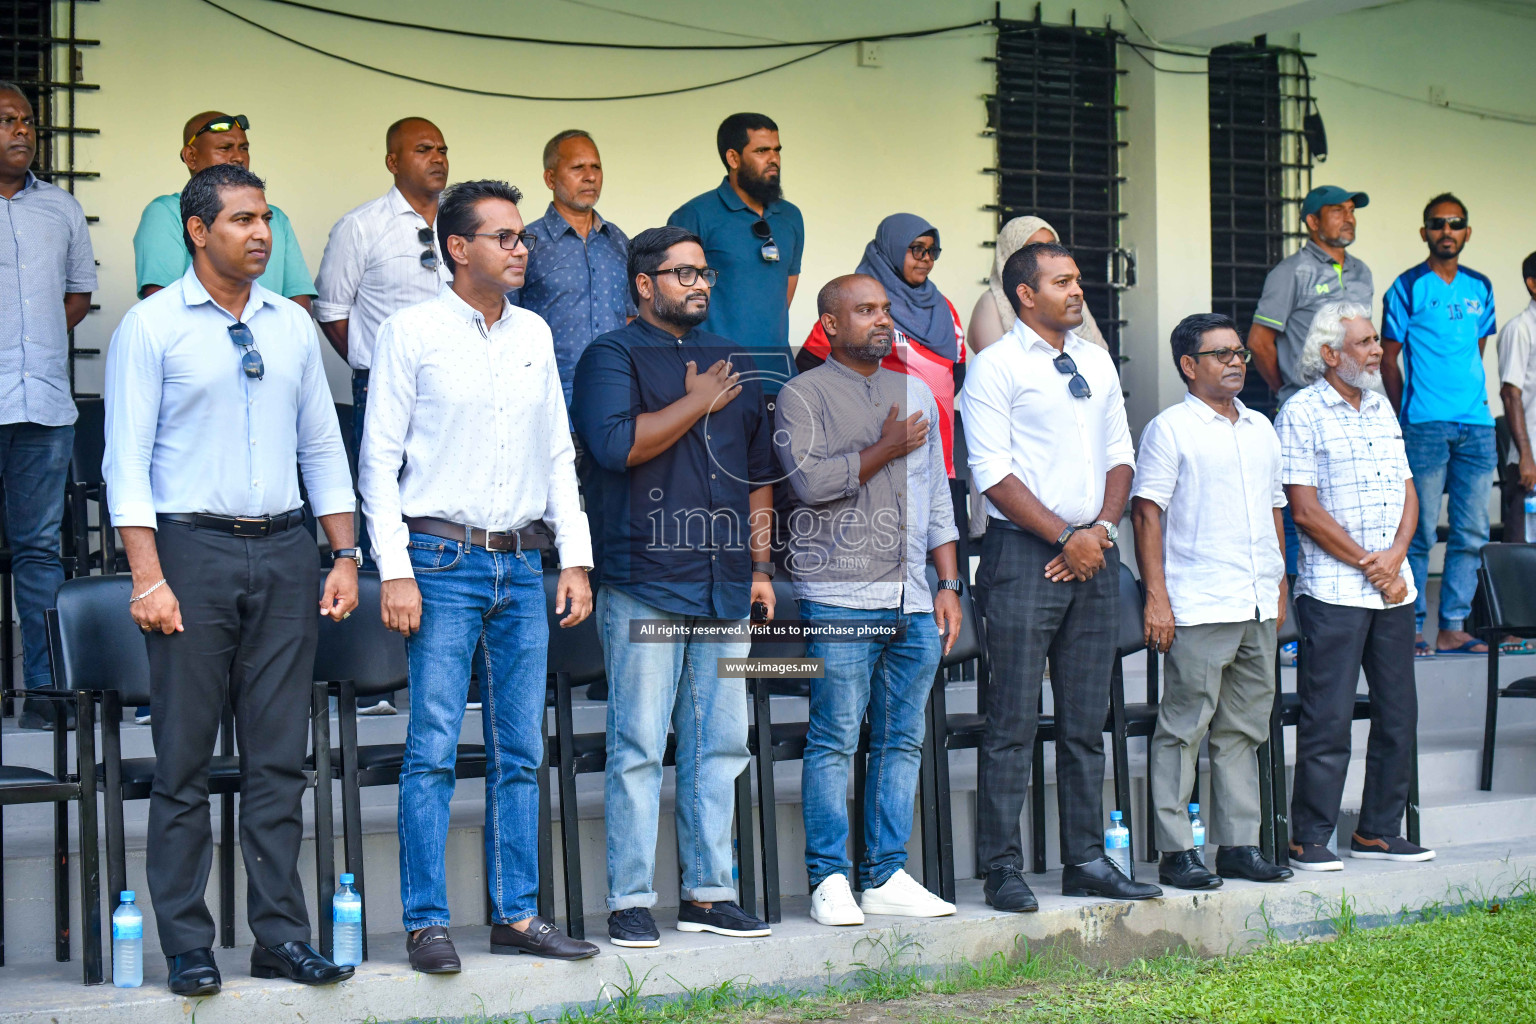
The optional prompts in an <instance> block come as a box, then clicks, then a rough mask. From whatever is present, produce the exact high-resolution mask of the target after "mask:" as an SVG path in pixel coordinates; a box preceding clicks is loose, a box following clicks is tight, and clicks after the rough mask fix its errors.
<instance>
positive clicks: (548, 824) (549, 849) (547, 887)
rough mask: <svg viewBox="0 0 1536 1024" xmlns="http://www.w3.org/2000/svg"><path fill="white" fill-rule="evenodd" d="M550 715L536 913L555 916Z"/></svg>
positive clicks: (542, 759) (542, 764) (543, 760)
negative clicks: (550, 786)
mask: <svg viewBox="0 0 1536 1024" xmlns="http://www.w3.org/2000/svg"><path fill="white" fill-rule="evenodd" d="M549 767H550V765H549V717H548V714H547V713H546V714H545V719H544V744H543V747H542V749H541V751H540V754H539V774H538V784H539V835H538V847H539V895H538V909H539V916H540V917H542V918H544V920H546V921H553V920H554V919H555V854H554V839H553V833H554V830H555V822H554V814H553V805H552V802H551V800H550V795H549Z"/></svg>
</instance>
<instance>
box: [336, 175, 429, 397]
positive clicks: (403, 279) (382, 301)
mask: <svg viewBox="0 0 1536 1024" xmlns="http://www.w3.org/2000/svg"><path fill="white" fill-rule="evenodd" d="M423 228H426V229H428V230H429V231H430V230H431V228H432V225H430V224H428V223H427V221H426V219H425V218H424V217H422V215H421V214H419V213H417V212H416V210H415V209H414V208H413V207H412V206H411V204H410V203H408V202H406V200H405V196H403V195H401V194H400V190H399V189H398V188H395V187H394V186H390V189H389V191H388V192H386V193H384V194H383V195H382V196H380V197H379V198H377V199H373V200H370V201H369V202H366V203H364V204H363V205H362V206H359V207H358V208H357V209H355V210H352V211H350V212H348V213H346V214H344V215H343V216H342V218H341V219H340V220H338V221H337V222H336V224H335V226H334V227H332V228H331V237H330V238H329V239H327V240H326V243H325V255H323V256H321V257H320V273H319V274H317V275H316V276H315V288H316V290H317V291H319V293H320V294H319V295H317V296H316V297H315V319H316V320H319V321H320V322H321V323H323V324H324V323H331V322H332V321H335V320H345V321H347V363H348V364H349V365H350V366H351V367H352V369H354V370H366V369H368V368H369V367H370V366H372V365H373V345H374V337H375V335H377V334H378V332H379V325H380V324H382V323H383V322H384V320H385V318H386V317H388V316H390V315H391V314H393V313H395V312H397V311H399V310H402V309H404V308H405V307H406V306H414V305H415V304H416V303H418V302H425V301H427V300H428V299H430V298H432V297H433V296H434V295H436V294H437V293H438V290H439V289H441V288H442V287H443V286H444V285H446V284H447V283H448V282H449V281H451V280H452V279H453V278H452V275H451V274H450V273H449V272H448V266H447V264H445V263H444V262H443V259H442V253H441V252H440V251H439V250H438V245H437V237H436V236H435V235H434V236H433V237H432V239H431V241H428V242H423V241H422V240H421V237H420V233H421V230H422V229H423ZM428 249H430V250H431V251H432V254H433V255H434V256H435V257H436V258H437V264H436V269H432V268H428V267H424V266H422V264H421V254H422V253H423V252H426V251H427V250H428Z"/></svg>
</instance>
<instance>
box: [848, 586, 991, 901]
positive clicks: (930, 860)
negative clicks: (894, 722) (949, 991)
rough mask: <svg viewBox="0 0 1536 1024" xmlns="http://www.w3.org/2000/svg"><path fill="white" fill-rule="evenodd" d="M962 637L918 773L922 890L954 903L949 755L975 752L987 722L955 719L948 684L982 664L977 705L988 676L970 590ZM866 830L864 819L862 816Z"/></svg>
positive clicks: (930, 716)
mask: <svg viewBox="0 0 1536 1024" xmlns="http://www.w3.org/2000/svg"><path fill="white" fill-rule="evenodd" d="M959 597H960V634H959V635H958V636H957V637H956V638H955V644H954V646H953V647H951V648H950V650H949V653H948V654H946V655H944V656H943V657H941V658H940V659H939V668H938V671H937V672H935V673H934V677H933V689H931V690H930V691H929V692H928V705H927V711H926V714H927V722H926V725H927V727H926V728H925V729H924V731H923V764H922V768H921V769H920V770H919V772H918V797H919V804H918V805H919V807H920V808H921V810H920V814H919V817H920V819H921V823H922V830H923V839H922V843H923V845H922V851H923V884H924V885H925V886H926V887H927V888H928V889H929V890H931V891H933V892H935V893H937V894H938V896H939V898H940V899H943V900H948V901H949V902H950V903H953V902H954V901H955V826H954V813H953V806H954V803H953V799H952V798H951V796H950V787H949V752H950V751H951V750H962V749H975V748H976V747H977V746H978V745H979V744H980V742H981V733H982V727H983V726H984V724H985V722H984V720H983V718H982V716H981V715H980V714H970V715H951V714H950V713H949V711H948V707H947V704H946V695H945V684H946V682H947V680H948V675H949V671H948V670H949V669H950V668H951V667H953V666H955V665H962V664H964V663H966V662H968V661H975V662H976V663H977V671H976V675H977V692H978V703H979V700H980V693H981V691H982V689H983V687H984V686H985V682H986V676H987V661H986V655H987V652H986V646H985V644H984V643H983V642H982V635H983V634H982V624H981V623H980V622H979V621H978V619H977V616H976V606H975V603H974V602H973V601H972V600H971V591H970V588H969V587H967V588H966V589H964V590H962V591H961V593H960V595H959ZM858 820H859V823H860V824H859V827H860V829H862V827H863V815H862V814H861V815H859V819H858Z"/></svg>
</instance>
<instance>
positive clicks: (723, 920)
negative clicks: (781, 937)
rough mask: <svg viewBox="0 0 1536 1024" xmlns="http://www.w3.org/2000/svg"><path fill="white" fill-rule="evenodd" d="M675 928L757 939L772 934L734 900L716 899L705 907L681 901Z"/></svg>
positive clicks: (770, 930)
mask: <svg viewBox="0 0 1536 1024" xmlns="http://www.w3.org/2000/svg"><path fill="white" fill-rule="evenodd" d="M677 930H678V931H680V932H714V933H715V934H716V935H729V936H731V937H732V938H736V939H757V938H761V937H763V936H764V935H770V934H772V929H770V928H769V927H768V926H767V925H766V924H764V923H763V922H762V921H759V920H758V919H757V918H755V917H753V916H752V915H751V914H749V913H747V912H746V911H745V910H742V909H741V907H740V906H738V905H737V904H736V903H735V902H731V903H725V902H721V901H716V902H715V903H714V905H712V906H710V907H708V908H705V907H701V906H699V905H698V904H697V903H690V902H689V901H687V900H684V901H683V905H682V906H680V907H678V908H677Z"/></svg>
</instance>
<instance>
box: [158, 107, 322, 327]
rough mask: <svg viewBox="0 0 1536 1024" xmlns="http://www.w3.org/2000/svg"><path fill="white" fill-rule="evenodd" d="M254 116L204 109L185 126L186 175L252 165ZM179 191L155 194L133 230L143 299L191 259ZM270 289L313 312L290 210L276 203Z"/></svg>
mask: <svg viewBox="0 0 1536 1024" xmlns="http://www.w3.org/2000/svg"><path fill="white" fill-rule="evenodd" d="M249 127H250V121H249V120H248V119H247V118H246V117H245V116H244V115H241V114H237V115H234V116H230V115H228V114H222V113H220V112H219V111H216V110H209V111H204V112H203V113H201V114H198V115H197V116H196V117H194V118H192V119H191V120H189V121H188V122H187V124H186V127H185V128H183V129H182V132H181V137H182V140H183V145H182V147H181V162H182V163H184V164H186V165H187V173H188V176H191V175H193V174H196V173H197V172H198V171H200V170H202V169H203V168H204V167H211V166H212V165H214V164H239V165H240V166H241V167H244V168H246V169H247V170H249V169H250V166H251V145H250V142H249V141H247V139H246V137H245V130H246V129H247V128H249ZM182 230H183V229H182V223H181V193H180V192H173V193H171V194H170V195H164V196H158V197H156V198H155V199H154V200H153V201H152V202H151V203H150V204H149V205H148V206H146V207H145V208H144V213H143V215H142V216H141V217H140V218H139V229H138V230H137V231H135V232H134V233H133V264H134V277H135V280H136V282H137V287H138V296H139V298H141V299H143V298H147V297H148V296H150V295H153V294H154V293H155V292H157V291H159V290H160V289H161V288H164V287H165V286H166V285H169V284H172V283H174V282H176V281H179V280H181V278H182V275H184V274H185V273H186V272H187V267H188V266H189V265H190V264H191V259H192V258H191V257H190V256H189V255H188V254H187V244H186V242H185V241H184V240H183V238H182ZM258 281H259V283H260V284H261V286H262V287H263V288H266V289H267V290H268V291H273V292H277V293H278V294H279V295H282V296H284V297H285V298H289V299H292V300H293V301H294V302H297V303H298V304H299V305H301V306H303V307H304V310H305V312H308V311H309V303H310V297H311V296H312V295H315V294H317V292H316V290H315V282H314V279H313V278H311V277H310V276H309V268H308V267H306V266H305V265H304V254H303V253H302V252H300V251H299V240H298V238H296V237H295V236H294V233H293V225H292V224H290V223H289V222H288V215H287V214H285V213H283V211H282V210H279V209H278V208H277V207H276V206H274V207H272V255H271V258H270V259H269V260H268V261H267V270H266V273H264V274H262V275H261V277H260V278H258Z"/></svg>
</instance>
